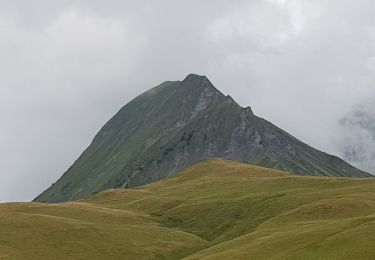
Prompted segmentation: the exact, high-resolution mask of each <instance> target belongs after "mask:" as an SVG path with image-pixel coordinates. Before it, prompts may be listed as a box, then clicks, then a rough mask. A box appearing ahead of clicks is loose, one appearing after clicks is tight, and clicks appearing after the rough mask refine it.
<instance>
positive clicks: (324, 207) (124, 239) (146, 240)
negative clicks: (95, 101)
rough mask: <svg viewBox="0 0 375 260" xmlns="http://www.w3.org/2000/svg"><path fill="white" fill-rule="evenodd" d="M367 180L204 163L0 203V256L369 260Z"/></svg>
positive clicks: (372, 232)
mask: <svg viewBox="0 0 375 260" xmlns="http://www.w3.org/2000/svg"><path fill="white" fill-rule="evenodd" d="M374 245H375V180H373V179H347V178H318V177H298V176H294V175H291V174H288V173H285V172H281V171H276V170H270V169H266V168H261V167H256V166H252V165H248V164H241V163H236V162H231V161H226V160H208V161H204V162H201V163H198V164H196V165H194V166H192V167H190V168H188V169H186V170H184V171H182V172H181V173H179V174H177V175H175V176H173V177H171V178H169V179H166V180H163V181H160V182H158V183H154V184H150V185H147V186H144V187H141V188H138V189H130V190H108V191H105V192H102V193H99V194H96V195H95V196H92V197H90V198H87V199H84V200H81V201H76V202H70V203H63V204H38V203H21V204H14V203H10V204H2V205H0V259H180V258H187V259H231V258H232V259H371V257H372V256H374V255H375V246H374Z"/></svg>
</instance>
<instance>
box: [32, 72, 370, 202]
mask: <svg viewBox="0 0 375 260" xmlns="http://www.w3.org/2000/svg"><path fill="white" fill-rule="evenodd" d="M206 158H225V159H231V160H236V161H241V162H248V163H254V164H257V165H261V166H265V167H269V168H276V169H281V170H285V171H290V172H293V173H295V174H299V175H313V176H347V177H369V176H370V175H369V174H368V173H365V172H363V171H360V170H358V169H356V168H354V167H353V166H351V165H349V164H348V163H346V162H345V161H343V160H341V159H340V158H337V157H335V156H332V155H328V154H326V153H323V152H320V151H318V150H316V149H314V148H312V147H310V146H308V145H306V144H304V143H302V142H301V141H299V140H297V139H296V138H294V137H292V136H291V135H289V134H288V133H286V132H284V131H283V130H281V129H279V128H278V127H276V126H274V125H273V124H271V123H269V122H268V121H266V120H264V119H262V118H259V117H257V116H255V115H254V114H253V112H252V110H251V108H250V107H247V108H243V107H241V106H239V105H238V104H237V103H236V102H235V101H234V100H233V99H232V98H231V97H230V96H225V95H223V94H222V93H221V92H220V91H218V90H217V89H216V88H215V87H214V86H213V85H212V84H211V82H210V81H209V80H208V79H207V78H206V77H205V76H198V75H193V74H191V75H189V76H188V77H186V78H185V79H184V80H183V81H168V82H165V83H162V84H161V85H159V86H157V87H155V88H153V89H150V90H149V91H147V92H145V93H143V94H142V95H140V96H138V97H137V98H135V99H134V100H132V101H131V102H130V103H128V104H127V105H125V106H124V107H123V108H122V109H121V110H120V111H119V112H118V113H117V114H116V115H115V116H114V117H113V118H112V119H111V120H110V121H109V122H108V123H107V124H106V125H105V126H104V127H103V128H102V129H101V130H100V132H99V133H98V134H97V136H96V137H95V138H94V140H93V142H92V144H91V145H90V146H89V147H88V148H87V149H86V151H84V152H83V154H82V155H81V156H80V157H79V158H78V160H77V161H76V162H75V163H74V164H73V165H72V166H71V167H70V168H69V169H68V171H67V172H66V173H65V174H64V175H63V176H62V177H61V178H60V179H59V180H58V181H57V182H56V183H55V184H53V185H52V186H51V187H50V188H49V189H47V190H46V191H45V192H43V193H42V194H41V195H40V196H38V197H37V198H36V199H35V200H36V201H40V202H61V201H67V200H73V199H78V198H82V197H85V196H87V195H90V194H93V193H95V192H98V191H101V190H104V189H108V188H120V187H122V188H127V187H135V186H139V185H143V184H147V183H151V182H155V181H158V180H160V179H162V178H164V177H166V176H169V175H172V174H174V173H176V172H177V171H178V170H180V169H182V168H184V167H186V166H189V165H191V164H194V163H195V162H197V161H200V160H203V159H206Z"/></svg>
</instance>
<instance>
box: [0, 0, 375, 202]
mask: <svg viewBox="0 0 375 260" xmlns="http://www.w3.org/2000/svg"><path fill="white" fill-rule="evenodd" d="M374 11H375V3H373V1H368V0H360V1H358V0H344V1H342V0H341V1H339V0H333V1H323V0H321V1H308V0H299V1H298V0H253V1H242V0H238V1H197V0H193V1H172V0H169V1H167V0H160V1H120V0H106V1H103V0H91V1H89V0H78V1H73V0H69V1H68V0H62V1H49V0H35V1H26V0H13V1H3V2H1V3H0V57H1V60H0V71H1V75H0V89H1V95H0V118H1V119H2V125H1V128H0V145H1V150H0V158H1V163H0V200H2V201H5V200H30V199H32V198H33V196H36V195H37V194H38V193H39V192H40V191H41V190H43V189H44V188H47V187H48V185H50V184H51V183H52V182H53V181H55V180H56V179H57V178H58V177H59V176H60V175H61V174H62V173H63V172H64V170H65V169H67V167H69V165H70V164H71V163H72V162H73V161H74V159H76V158H77V156H78V155H79V154H80V152H81V151H82V150H83V149H84V148H85V147H86V146H87V145H88V144H89V142H90V141H91V139H92V138H93V136H94V134H95V132H96V131H97V130H98V129H99V128H100V127H101V125H102V124H103V123H104V122H105V121H106V120H108V119H109V118H110V117H111V116H112V115H113V114H114V113H115V112H116V111H117V110H118V109H119V108H120V107H121V106H122V105H124V104H125V103H126V102H128V101H129V100H130V99H131V98H133V97H134V96H136V95H137V94H139V93H141V92H143V91H144V90H146V89H148V88H150V87H152V86H154V85H156V84H158V83H160V82H162V81H165V80H174V79H182V78H183V77H184V76H185V75H186V74H188V73H190V72H195V73H199V74H206V75H207V76H208V77H209V78H210V79H211V80H212V82H213V83H214V84H215V85H216V86H217V87H218V88H219V89H221V90H222V91H223V92H224V93H226V94H230V95H231V96H233V97H234V98H235V99H236V100H237V101H238V102H239V103H240V104H242V105H251V106H252V107H253V109H254V111H255V112H256V113H257V114H258V115H260V116H263V117H265V118H267V119H269V120H270V121H272V122H274V123H276V124H278V125H279V126H281V127H282V128H284V129H285V130H287V131H289V132H290V133H291V134H293V135H295V136H296V137H298V138H300V139H302V140H303V141H305V142H307V143H309V144H311V145H313V146H315V147H317V148H320V149H323V150H325V151H327V152H330V153H335V154H338V155H344V150H343V149H342V146H341V145H340V141H338V140H339V139H340V137H341V136H344V135H345V133H344V132H341V131H342V126H341V125H340V124H339V120H340V118H342V117H343V116H344V115H346V113H348V111H350V108H351V106H352V105H354V104H356V103H358V102H361V100H363V99H364V98H365V97H368V96H372V95H375V89H374V88H373V82H374V75H375V73H374V70H375V62H374V60H375V48H374V47H375V21H374V19H373V13H374Z"/></svg>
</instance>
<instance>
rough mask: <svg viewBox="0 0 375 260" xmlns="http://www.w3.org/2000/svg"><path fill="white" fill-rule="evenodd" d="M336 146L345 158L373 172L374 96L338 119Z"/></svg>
mask: <svg viewBox="0 0 375 260" xmlns="http://www.w3.org/2000/svg"><path fill="white" fill-rule="evenodd" d="M340 126H341V129H340V130H341V133H342V134H341V139H340V140H339V142H338V146H339V148H340V150H341V151H342V154H343V156H344V158H345V159H346V160H348V161H349V162H351V163H353V164H354V165H356V166H357V167H360V168H361V169H363V170H365V171H368V172H370V173H373V174H374V173H375V98H368V99H366V100H363V101H362V102H361V103H359V104H357V105H356V106H354V107H353V108H352V110H351V111H350V112H349V113H348V114H347V115H346V116H344V117H343V118H342V119H341V120H340Z"/></svg>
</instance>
